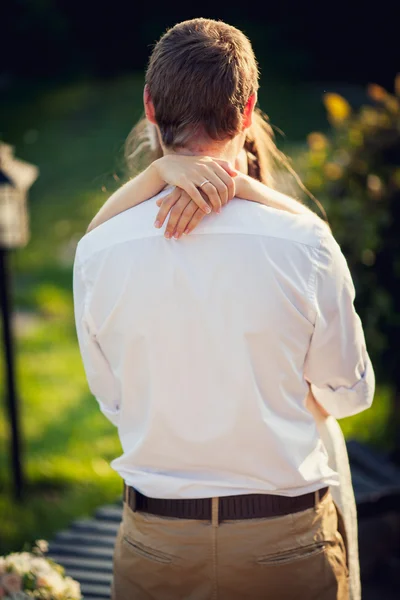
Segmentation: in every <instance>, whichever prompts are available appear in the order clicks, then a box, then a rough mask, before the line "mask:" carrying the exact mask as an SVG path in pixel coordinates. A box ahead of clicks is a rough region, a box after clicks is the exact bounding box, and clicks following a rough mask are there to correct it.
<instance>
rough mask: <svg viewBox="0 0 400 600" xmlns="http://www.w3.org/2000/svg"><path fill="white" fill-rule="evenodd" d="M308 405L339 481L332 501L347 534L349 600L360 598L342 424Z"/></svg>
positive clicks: (352, 502) (353, 509) (352, 503)
mask: <svg viewBox="0 0 400 600" xmlns="http://www.w3.org/2000/svg"><path fill="white" fill-rule="evenodd" d="M308 407H309V409H310V411H311V412H312V414H313V415H314V418H315V420H316V423H317V427H318V431H319V434H320V436H321V439H322V441H323V443H324V445H325V448H326V450H327V452H328V456H329V466H330V467H331V468H332V469H333V470H335V471H336V472H337V473H338V474H339V481H340V484H339V485H338V486H332V487H331V489H330V491H331V494H332V498H333V501H334V502H335V504H336V506H337V507H338V509H339V510H340V512H341V513H342V517H343V521H344V527H345V531H346V537H347V551H348V567H349V589H350V600H361V582H360V563H359V556H358V527H357V508H356V502H355V498H354V490H353V484H352V481H351V473H350V465H349V457H348V453H347V447H346V442H345V439H344V435H343V433H342V430H341V427H340V425H339V423H338V422H337V420H336V419H335V418H334V417H332V416H325V415H324V414H323V413H322V412H321V411H320V409H319V407H318V406H317V405H316V404H315V403H314V402H309V404H308Z"/></svg>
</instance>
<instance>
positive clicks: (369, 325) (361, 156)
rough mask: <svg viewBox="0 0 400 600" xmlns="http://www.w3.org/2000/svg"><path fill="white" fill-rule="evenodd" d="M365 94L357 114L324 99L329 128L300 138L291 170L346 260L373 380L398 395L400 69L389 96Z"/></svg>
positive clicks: (340, 101)
mask: <svg viewBox="0 0 400 600" xmlns="http://www.w3.org/2000/svg"><path fill="white" fill-rule="evenodd" d="M367 92H368V95H369V98H370V103H369V104H366V105H364V106H362V107H361V108H360V109H359V110H357V111H353V110H352V108H351V106H350V104H349V103H348V102H347V101H346V100H345V99H344V98H342V97H341V96H339V95H338V94H326V95H325V96H324V104H325V107H326V109H327V113H328V119H329V121H330V124H331V133H330V135H329V136H328V137H327V136H325V135H323V134H321V133H318V132H314V133H311V134H310V135H309V136H308V149H307V150H306V151H305V152H304V153H303V154H301V155H300V157H299V164H298V169H299V171H300V172H301V174H302V177H303V180H304V183H305V185H306V186H307V187H308V189H309V190H310V191H311V192H312V193H313V194H315V195H317V196H318V197H319V198H320V200H321V201H322V204H323V205H324V207H325V208H326V211H327V213H328V218H329V222H330V225H331V227H332V232H333V234H334V236H335V237H336V239H337V240H338V242H339V243H340V245H341V247H342V250H343V252H344V254H345V256H346V258H347V260H348V263H349V267H350V270H351V272H352V275H353V278H354V283H355V286H356V290H357V298H356V307H357V310H358V312H359V314H360V317H361V319H362V321H363V325H364V330H365V335H366V338H367V345H368V349H369V352H370V355H371V358H372V361H373V363H374V366H375V371H376V374H377V377H378V378H379V379H380V381H381V382H386V383H390V384H391V385H393V387H394V389H395V392H396V394H397V395H398V396H399V397H400V369H399V367H398V363H399V344H398V340H399V336H400V74H399V75H397V77H396V80H395V94H391V93H389V92H387V91H386V90H385V89H383V88H382V87H380V86H378V85H376V84H371V85H369V86H368V90H367ZM399 404H400V403H399V402H397V405H398V406H399ZM399 410H400V409H399V408H398V409H397V411H399ZM396 420H398V416H396V419H395V423H394V426H396ZM397 425H398V423H397Z"/></svg>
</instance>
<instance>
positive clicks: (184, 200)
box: [164, 192, 204, 238]
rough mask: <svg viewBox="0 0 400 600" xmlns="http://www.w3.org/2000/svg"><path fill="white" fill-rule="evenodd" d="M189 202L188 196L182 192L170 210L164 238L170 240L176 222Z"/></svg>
mask: <svg viewBox="0 0 400 600" xmlns="http://www.w3.org/2000/svg"><path fill="white" fill-rule="evenodd" d="M190 202H191V199H190V196H188V194H186V193H185V192H182V193H181V197H180V198H179V200H178V202H176V204H175V205H174V206H173V207H172V209H171V212H170V215H169V219H168V223H167V227H166V229H165V233H164V235H165V237H166V238H171V237H172V236H173V233H174V231H175V228H176V226H177V224H178V221H179V219H180V218H181V215H182V213H183V212H184V210H185V208H186V207H187V205H188V204H189V203H190ZM203 214H204V213H203Z"/></svg>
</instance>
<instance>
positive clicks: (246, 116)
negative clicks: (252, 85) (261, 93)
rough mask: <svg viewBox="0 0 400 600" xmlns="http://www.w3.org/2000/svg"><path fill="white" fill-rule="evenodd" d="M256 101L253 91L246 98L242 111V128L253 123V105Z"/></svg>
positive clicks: (255, 94) (246, 127) (255, 93)
mask: <svg viewBox="0 0 400 600" xmlns="http://www.w3.org/2000/svg"><path fill="white" fill-rule="evenodd" d="M256 102H257V92H254V94H252V95H251V96H250V98H249V99H248V100H247V104H246V106H245V107H244V111H243V129H248V128H249V127H251V125H252V123H253V114H254V107H255V105H256Z"/></svg>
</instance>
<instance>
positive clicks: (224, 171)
mask: <svg viewBox="0 0 400 600" xmlns="http://www.w3.org/2000/svg"><path fill="white" fill-rule="evenodd" d="M153 167H154V168H155V169H156V171H157V173H158V175H159V177H160V178H161V179H162V180H164V181H165V182H166V183H168V184H170V185H174V186H176V187H177V188H180V189H181V190H183V191H184V192H186V195H187V196H188V197H189V198H190V199H191V200H193V201H194V203H195V204H196V205H197V206H198V207H199V208H200V209H201V210H202V211H203V212H204V213H205V214H208V213H210V212H211V209H212V208H213V209H214V210H215V212H220V211H221V207H222V206H224V205H225V204H227V203H228V202H229V200H231V199H232V198H233V197H234V195H235V183H234V180H233V177H235V176H236V175H237V171H236V170H235V169H233V168H232V166H231V165H230V164H229V162H228V161H226V160H220V159H216V158H215V159H214V158H210V157H208V156H185V155H177V154H167V155H165V156H163V157H162V158H159V159H158V160H156V161H154V163H153ZM200 189H201V191H202V192H203V193H204V195H203V194H201V193H200ZM173 193H174V192H173ZM207 200H208V202H207ZM176 201H177V199H176V197H175V202H176ZM175 202H173V203H172V204H170V208H171V207H172V206H173V205H174V204H175ZM157 220H159V219H157Z"/></svg>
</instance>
